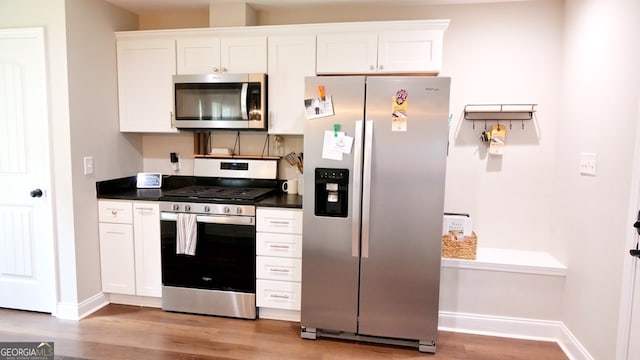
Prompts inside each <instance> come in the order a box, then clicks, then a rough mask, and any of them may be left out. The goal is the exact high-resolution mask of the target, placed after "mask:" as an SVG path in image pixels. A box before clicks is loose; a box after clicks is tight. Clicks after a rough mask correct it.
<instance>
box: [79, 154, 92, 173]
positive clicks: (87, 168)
mask: <svg viewBox="0 0 640 360" xmlns="http://www.w3.org/2000/svg"><path fill="white" fill-rule="evenodd" d="M82 161H83V165H84V174H85V175H91V174H93V156H85V157H84V158H83V159H82Z"/></svg>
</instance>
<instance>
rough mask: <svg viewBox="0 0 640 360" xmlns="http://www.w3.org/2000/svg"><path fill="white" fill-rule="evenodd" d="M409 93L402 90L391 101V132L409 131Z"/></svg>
mask: <svg viewBox="0 0 640 360" xmlns="http://www.w3.org/2000/svg"><path fill="white" fill-rule="evenodd" d="M408 97H409V93H407V90H405V89H400V90H398V91H396V94H395V95H394V96H393V98H392V100H391V131H407V110H408V108H409V99H408Z"/></svg>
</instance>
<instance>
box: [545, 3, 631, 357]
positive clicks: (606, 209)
mask: <svg viewBox="0 0 640 360" xmlns="http://www.w3.org/2000/svg"><path fill="white" fill-rule="evenodd" d="M565 13H566V18H565V26H566V28H565V33H564V34H565V36H564V42H565V54H566V55H565V61H564V66H563V78H562V80H563V81H562V82H563V84H564V90H563V94H564V96H563V113H562V116H561V119H562V121H561V122H560V123H559V124H558V125H559V126H558V137H557V148H558V150H559V151H558V152H557V154H556V161H557V164H556V166H555V169H554V173H555V176H554V182H555V183H556V187H555V190H556V191H555V194H554V195H555V196H554V198H555V199H556V200H555V201H554V202H553V204H554V208H553V213H552V214H553V218H552V219H553V229H554V232H553V240H555V241H556V242H558V243H561V244H564V246H565V247H566V253H567V258H568V276H567V281H566V288H565V294H564V309H563V322H564V323H565V324H566V326H567V327H568V328H569V329H570V330H571V331H572V332H573V333H574V335H575V336H576V337H577V338H578V339H579V340H580V341H581V342H582V344H583V345H584V346H585V347H586V348H587V350H588V351H589V352H590V353H591V355H592V356H593V358H594V359H613V356H614V354H615V345H616V339H617V337H618V336H621V335H620V334H617V326H618V310H619V303H620V296H621V293H620V289H621V284H620V279H621V278H622V264H623V260H624V259H625V257H627V256H629V255H628V252H627V250H628V249H626V247H625V242H626V241H627V239H626V237H627V234H628V231H627V229H628V227H629V226H631V224H630V223H628V222H627V221H628V219H629V218H630V216H629V215H630V214H629V213H628V209H629V205H630V201H631V200H632V199H630V193H631V188H630V185H631V164H632V161H633V160H634V159H633V158H632V155H633V149H634V141H635V140H636V139H635V138H634V136H635V134H636V126H637V111H638V105H639V104H638V99H639V96H640V68H639V66H638V64H640V49H639V47H640V22H639V21H638V20H639V19H638V14H640V3H638V2H637V1H635V0H621V1H611V0H567V1H566V10H565ZM580 152H595V153H596V154H597V171H598V173H597V176H595V177H590V176H580V175H579V174H578V171H577V166H578V159H579V154H580ZM636 340H637V339H636ZM632 341H634V340H632Z"/></svg>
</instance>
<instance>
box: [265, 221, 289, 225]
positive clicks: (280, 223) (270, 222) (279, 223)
mask: <svg viewBox="0 0 640 360" xmlns="http://www.w3.org/2000/svg"><path fill="white" fill-rule="evenodd" d="M269 224H274V225H289V224H290V223H289V222H288V221H277V220H269Z"/></svg>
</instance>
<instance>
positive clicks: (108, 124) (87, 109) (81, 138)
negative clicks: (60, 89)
mask: <svg viewBox="0 0 640 360" xmlns="http://www.w3.org/2000/svg"><path fill="white" fill-rule="evenodd" d="M66 19H67V21H66V28H67V49H68V51H67V61H68V80H69V131H70V144H71V153H70V159H71V178H72V183H73V209H74V222H75V226H74V227H75V229H74V233H75V243H76V245H75V248H76V252H75V253H76V256H75V263H76V269H77V282H78V302H82V301H83V300H86V299H88V298H89V297H91V296H94V295H96V294H98V293H100V292H101V291H102V286H101V283H100V247H99V239H98V226H97V224H98V209H97V199H96V185H95V183H96V181H100V180H105V179H112V178H118V177H123V176H131V175H132V174H135V173H136V172H138V171H140V169H141V168H142V139H141V136H140V135H138V134H124V133H122V134H121V133H120V132H119V125H118V88H117V73H116V53H115V47H116V42H115V36H114V32H115V31H120V30H133V29H136V28H137V26H138V19H137V16H135V15H133V14H131V13H128V12H125V11H122V10H121V9H119V8H117V7H115V6H113V5H111V4H109V3H107V2H104V1H101V0H67V1H66ZM84 156H92V157H93V160H94V169H95V173H94V174H93V175H84V172H83V157H84Z"/></svg>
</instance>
